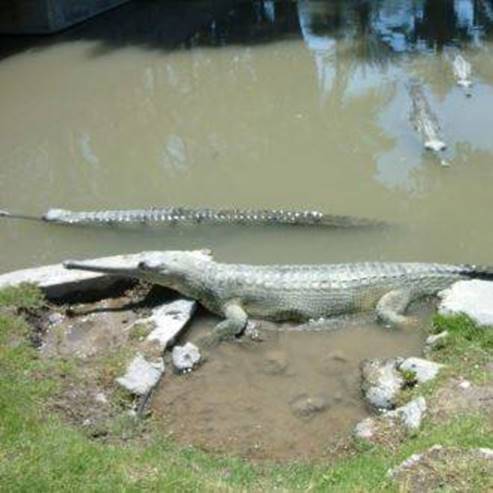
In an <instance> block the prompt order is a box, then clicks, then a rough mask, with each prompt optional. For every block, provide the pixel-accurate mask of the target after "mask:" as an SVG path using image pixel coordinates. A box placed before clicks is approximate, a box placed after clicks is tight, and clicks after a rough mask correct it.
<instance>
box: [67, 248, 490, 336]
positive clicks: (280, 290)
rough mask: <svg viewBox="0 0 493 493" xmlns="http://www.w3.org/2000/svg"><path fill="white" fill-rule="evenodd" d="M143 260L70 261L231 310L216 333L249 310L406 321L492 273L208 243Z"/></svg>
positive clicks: (236, 327)
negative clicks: (221, 254) (223, 255)
mask: <svg viewBox="0 0 493 493" xmlns="http://www.w3.org/2000/svg"><path fill="white" fill-rule="evenodd" d="M143 255H144V258H145V260H144V261H142V262H140V263H139V265H134V266H128V268H124V269H122V268H119V269H114V268H110V267H105V266H104V265H100V264H98V262H97V261H86V262H75V261H67V262H65V264H64V265H65V267H66V268H69V269H83V270H90V271H96V272H105V273H109V274H115V275H124V276H131V277H135V278H139V279H145V280H147V281H150V282H153V283H155V284H160V285H162V286H166V287H169V288H172V289H174V290H176V291H178V292H180V293H182V294H183V295H185V296H188V297H190V298H193V299H195V300H197V301H199V302H200V303H201V304H202V305H203V306H205V307H206V308H208V309H209V310H210V311H211V312H213V313H216V314H218V315H221V316H223V317H225V321H223V322H221V323H220V324H219V325H218V326H217V329H216V336H217V337H216V339H220V338H222V337H224V336H228V335H233V334H239V333H240V332H241V331H242V330H243V329H244V328H245V326H246V324H247V321H248V316H251V317H256V318H261V319H269V320H275V321H282V320H295V321H308V320H313V319H320V318H322V319H323V318H326V317H330V316H333V315H340V314H344V313H352V312H358V311H370V310H373V309H376V311H377V314H378V316H379V317H380V318H381V319H383V321H385V322H386V323H389V324H399V323H405V321H406V318H405V317H404V316H403V315H402V314H403V313H404V312H405V310H406V308H407V306H408V305H409V303H411V302H412V301H413V300H415V299H418V298H420V297H423V296H427V295H433V294H436V293H437V292H438V291H440V290H442V289H445V288H446V287H448V286H450V285H451V284H452V283H453V282H455V281H457V280H459V279H466V278H471V277H489V276H490V271H489V270H488V269H485V268H484V269H483V268H476V267H474V266H467V265H448V264H432V263H430V264H427V263H377V262H375V263H354V264H332V265H331V264H325V265H265V266H264V265H242V264H223V263H218V262H215V261H213V260H212V258H211V255H210V252H208V251H203V250H199V251H193V252H184V251H168V252H148V253H145V254H143Z"/></svg>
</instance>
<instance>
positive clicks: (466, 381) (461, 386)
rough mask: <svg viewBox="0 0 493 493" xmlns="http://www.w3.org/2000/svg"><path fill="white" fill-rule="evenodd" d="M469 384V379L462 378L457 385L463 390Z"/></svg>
mask: <svg viewBox="0 0 493 493" xmlns="http://www.w3.org/2000/svg"><path fill="white" fill-rule="evenodd" d="M470 386H471V382H469V380H463V381H462V382H461V383H459V387H460V388H461V389H464V390H466V389H468V388H469V387H470Z"/></svg>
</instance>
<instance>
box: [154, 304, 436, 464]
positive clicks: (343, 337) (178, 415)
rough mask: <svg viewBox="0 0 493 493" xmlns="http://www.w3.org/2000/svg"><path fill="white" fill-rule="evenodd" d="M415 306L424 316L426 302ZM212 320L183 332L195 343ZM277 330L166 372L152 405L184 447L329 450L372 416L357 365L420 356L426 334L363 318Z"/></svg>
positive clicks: (277, 454) (299, 456)
mask: <svg viewBox="0 0 493 493" xmlns="http://www.w3.org/2000/svg"><path fill="white" fill-rule="evenodd" d="M413 313H414V314H416V315H419V317H420V318H421V319H422V320H423V321H425V320H426V319H427V310H423V307H421V309H420V308H419V307H415V309H414V310H413ZM215 322H216V321H215V320H213V319H212V318H209V319H207V318H206V319H200V320H199V321H198V323H195V324H194V325H193V326H192V328H191V330H190V331H189V334H187V337H186V338H187V339H188V338H189V337H190V338H191V340H194V339H195V338H196V337H199V336H200V335H202V334H203V333H204V331H205V330H210V329H211V328H212V327H213V324H214V323H215ZM273 327H274V325H273V324H269V323H267V322H262V324H261V325H260V331H261V334H262V337H263V338H264V341H262V342H255V343H253V342H251V341H250V342H249V341H247V340H245V339H241V340H240V341H239V342H234V343H232V342H226V343H223V344H221V345H220V346H218V347H217V348H216V349H214V350H212V351H210V352H209V353H208V358H209V359H208V360H207V361H206V362H205V363H204V365H203V366H201V367H200V368H198V369H197V370H196V371H194V372H192V373H191V374H187V375H172V374H171V373H170V372H168V373H167V374H166V375H165V377H164V378H163V380H162V382H161V384H160V386H159V388H158V391H157V392H156V393H155V395H154V397H153V403H152V410H153V413H154V417H155V418H157V419H158V422H159V423H162V426H164V429H165V430H166V432H167V433H169V434H170V435H171V436H173V438H175V439H176V440H177V441H178V442H179V443H181V444H193V445H196V446H198V447H200V448H203V449H205V450H209V451H214V452H221V451H222V452H230V453H234V454H235V455H239V456H242V457H249V458H254V459H272V460H286V459H290V460H299V461H302V460H305V459H309V458H315V457H321V456H327V455H330V454H331V452H333V451H334V449H335V447H336V446H337V445H338V444H340V443H341V442H342V441H343V440H344V439H347V437H348V435H349V434H350V433H351V430H352V428H353V427H354V425H355V424H356V423H357V422H358V421H359V420H361V419H363V418H365V417H366V416H368V414H369V410H368V409H367V408H366V406H365V404H364V401H363V399H362V397H361V390H360V381H361V374H360V371H359V365H360V362H361V361H362V360H363V359H365V358H374V357H393V356H396V355H401V356H412V355H420V354H421V351H422V348H423V340H424V334H425V333H424V331H420V330H416V328H411V327H409V328H402V329H388V328H384V327H382V326H381V325H379V324H376V323H375V322H372V321H371V320H370V319H369V318H364V317H361V318H358V319H355V318H352V319H350V320H349V321H348V320H345V321H341V322H340V323H331V325H330V327H331V329H332V330H326V331H320V332H310V331H307V332H292V331H289V330H288V331H272V330H269V328H270V329H272V328H273ZM284 327H285V328H286V327H288V325H285V326H284ZM168 368H170V367H168Z"/></svg>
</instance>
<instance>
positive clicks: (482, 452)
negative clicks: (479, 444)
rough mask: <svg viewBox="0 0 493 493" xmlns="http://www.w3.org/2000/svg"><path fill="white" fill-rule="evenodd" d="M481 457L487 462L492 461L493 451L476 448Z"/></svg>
mask: <svg viewBox="0 0 493 493" xmlns="http://www.w3.org/2000/svg"><path fill="white" fill-rule="evenodd" d="M476 450H477V451H478V453H479V455H480V456H481V457H483V458H484V459H488V460H493V449H491V448H484V447H483V448H478V449H476Z"/></svg>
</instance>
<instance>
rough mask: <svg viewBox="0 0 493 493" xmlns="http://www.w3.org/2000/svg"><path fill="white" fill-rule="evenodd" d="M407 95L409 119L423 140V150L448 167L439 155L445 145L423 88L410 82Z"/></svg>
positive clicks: (416, 83)
mask: <svg viewBox="0 0 493 493" xmlns="http://www.w3.org/2000/svg"><path fill="white" fill-rule="evenodd" d="M409 95H410V97H411V101H412V108H411V114H410V119H411V122H412V124H413V125H414V128H415V129H416V131H417V132H418V133H419V134H420V135H421V137H422V138H423V140H424V147H425V149H427V150H429V151H432V152H433V153H434V154H435V155H436V156H437V157H438V159H439V160H440V163H441V164H442V165H443V166H448V162H447V161H446V160H445V159H443V157H442V156H441V155H440V153H442V152H443V151H445V149H446V148H447V145H446V144H445V142H444V141H443V139H442V136H441V129H440V124H439V123H438V118H437V117H436V116H435V114H434V113H433V111H432V110H431V107H430V104H429V103H428V101H427V99H426V96H425V93H424V91H423V87H422V86H421V85H420V84H419V83H418V82H412V83H411V84H410V86H409Z"/></svg>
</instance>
